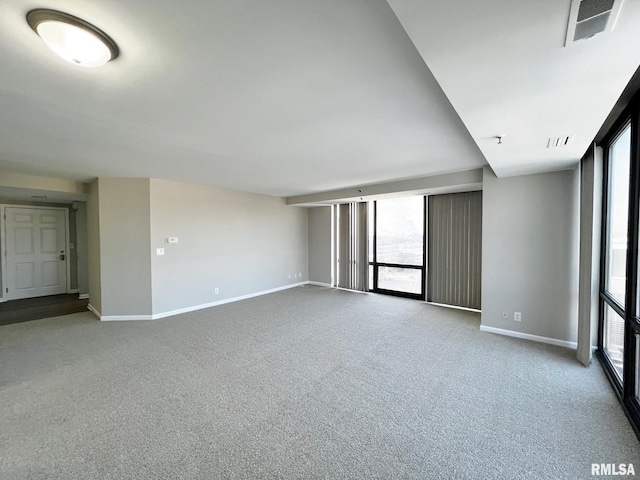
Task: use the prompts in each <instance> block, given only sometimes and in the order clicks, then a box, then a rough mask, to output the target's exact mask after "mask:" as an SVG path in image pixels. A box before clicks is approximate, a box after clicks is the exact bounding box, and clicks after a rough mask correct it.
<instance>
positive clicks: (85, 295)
mask: <svg viewBox="0 0 640 480" xmlns="http://www.w3.org/2000/svg"><path fill="white" fill-rule="evenodd" d="M87 298H89V294H88V293H81V294H80V295H78V299H80V300H86V299H87Z"/></svg>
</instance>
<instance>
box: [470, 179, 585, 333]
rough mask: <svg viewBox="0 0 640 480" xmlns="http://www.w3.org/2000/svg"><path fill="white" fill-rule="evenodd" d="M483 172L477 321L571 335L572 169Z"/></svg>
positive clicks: (574, 259)
mask: <svg viewBox="0 0 640 480" xmlns="http://www.w3.org/2000/svg"><path fill="white" fill-rule="evenodd" d="M483 177H484V178H483V181H484V188H483V209H482V211H483V226H482V228H483V235H482V248H483V255H482V326H483V327H494V328H500V329H506V330H512V331H516V332H521V333H526V334H531V335H538V336H542V337H548V338H552V339H557V340H561V341H568V342H575V341H576V335H577V303H578V245H579V242H578V234H579V228H578V227H579V226H578V219H579V210H578V206H579V199H578V173H577V170H571V171H563V172H556V173H544V174H537V175H526V176H518V177H509V178H502V179H498V178H496V176H495V175H494V173H493V171H492V170H491V169H490V168H489V167H485V169H484V175H483ZM502 310H506V311H507V312H508V318H507V319H506V320H505V319H502V318H501V312H502ZM515 311H518V312H521V313H522V321H521V322H515V321H514V320H513V314H514V312H515Z"/></svg>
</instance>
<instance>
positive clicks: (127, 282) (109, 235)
mask: <svg viewBox="0 0 640 480" xmlns="http://www.w3.org/2000/svg"><path fill="white" fill-rule="evenodd" d="M98 184H99V214H100V229H99V232H100V233H99V235H100V283H101V289H102V290H101V306H102V310H100V313H102V315H104V316H118V315H149V314H150V312H151V254H150V252H149V236H150V225H149V217H150V203H149V179H145V178H100V179H99V180H98ZM90 268H92V266H90ZM92 273H93V272H92ZM91 294H92V295H93V291H92V292H91ZM91 303H92V304H93V299H92V301H91ZM94 306H95V305H94Z"/></svg>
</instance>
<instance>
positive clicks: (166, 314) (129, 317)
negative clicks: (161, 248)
mask: <svg viewBox="0 0 640 480" xmlns="http://www.w3.org/2000/svg"><path fill="white" fill-rule="evenodd" d="M308 283H309V282H300V283H292V284H291V285H284V286H282V287H276V288H271V289H269V290H263V291H261V292H255V293H249V294H247V295H241V296H239V297H232V298H225V299H224V300H218V301H217V302H210V303H203V304H200V305H194V306H191V307H185V308H179V309H177V310H171V311H168V312H162V313H155V314H153V315H104V316H99V317H98V318H100V320H102V321H104V322H117V321H125V320H126V321H129V320H159V319H161V318H166V317H172V316H174V315H180V314H181V313H189V312H194V311H196V310H202V309H204V308H211V307H216V306H218V305H224V304H225V303H231V302H238V301H240V300H247V299H249V298H253V297H259V296H261V295H267V294H269V293H275V292H279V291H281V290H287V289H289V288H295V287H301V286H303V285H306V284H308ZM90 310H91V309H90ZM92 311H94V310H92ZM94 313H95V312H94Z"/></svg>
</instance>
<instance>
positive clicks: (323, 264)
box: [309, 207, 332, 285]
mask: <svg viewBox="0 0 640 480" xmlns="http://www.w3.org/2000/svg"><path fill="white" fill-rule="evenodd" d="M331 265H332V263H331V207H313V208H309V280H310V281H312V282H319V283H326V284H329V285H331V283H332V278H331Z"/></svg>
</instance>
